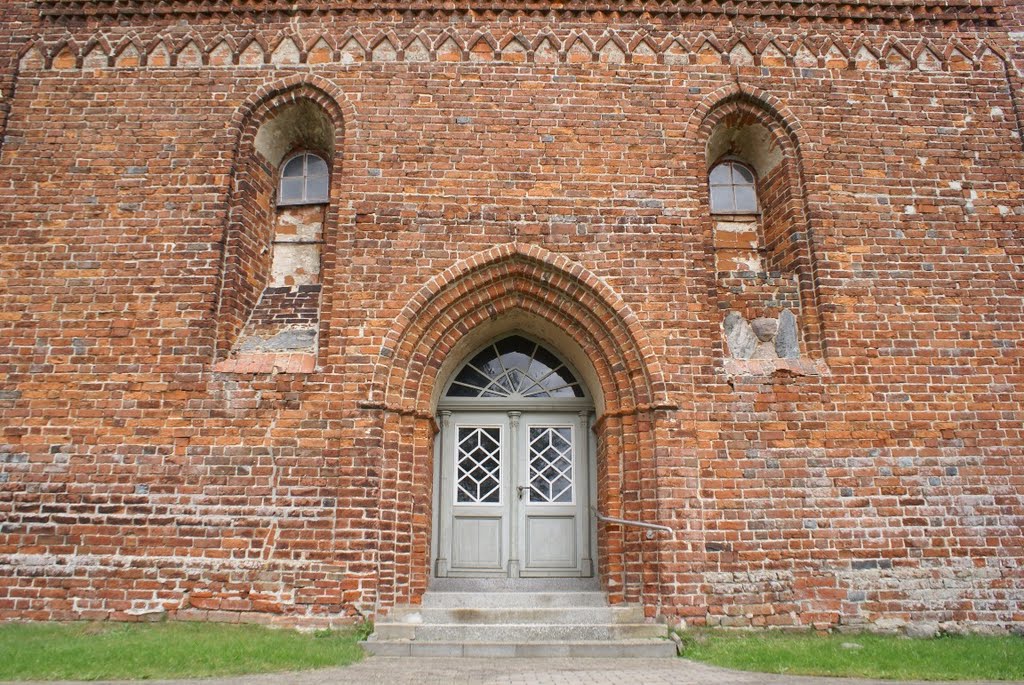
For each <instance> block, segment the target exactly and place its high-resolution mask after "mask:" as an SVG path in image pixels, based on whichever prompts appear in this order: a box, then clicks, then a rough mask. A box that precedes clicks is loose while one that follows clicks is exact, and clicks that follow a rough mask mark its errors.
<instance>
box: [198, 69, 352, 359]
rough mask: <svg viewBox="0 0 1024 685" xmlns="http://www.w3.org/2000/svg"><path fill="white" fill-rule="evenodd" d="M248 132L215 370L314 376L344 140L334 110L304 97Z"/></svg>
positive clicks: (262, 115)
mask: <svg viewBox="0 0 1024 685" xmlns="http://www.w3.org/2000/svg"><path fill="white" fill-rule="evenodd" d="M297 90H298V91H299V92H291V93H287V94H284V95H282V96H279V98H280V99H279V102H278V103H277V104H275V103H274V102H273V101H271V102H269V103H266V104H265V105H264V107H262V108H259V109H257V110H256V112H255V113H254V114H253V119H254V120H253V121H252V122H250V124H249V126H248V127H247V129H245V130H244V131H243V138H242V142H243V145H242V147H241V149H240V152H239V154H240V160H239V164H238V171H237V172H236V177H235V183H234V194H233V196H232V203H233V206H232V208H231V216H232V217H233V220H232V222H231V224H230V225H229V232H228V240H227V245H226V252H227V254H226V259H225V274H224V287H223V288H222V295H221V304H220V308H219V316H218V363H217V370H220V371H234V372H254V373H261V372H271V371H277V372H308V371H312V370H313V368H314V367H315V364H316V354H317V350H318V348H319V331H320V295H321V280H320V257H321V249H322V246H323V233H324V226H325V224H326V223H327V221H328V216H329V210H330V207H331V179H332V177H333V173H332V171H333V170H332V164H333V162H334V160H335V159H336V156H335V150H336V148H337V147H338V139H339V137H340V118H339V114H338V112H337V109H336V105H333V102H332V101H330V100H329V98H327V97H326V96H325V95H324V94H323V93H321V92H320V91H316V90H314V89H308V90H309V91H310V92H309V95H310V97H302V95H301V91H304V90H307V89H306V88H304V87H301V86H300V87H299V88H298V89H297Z"/></svg>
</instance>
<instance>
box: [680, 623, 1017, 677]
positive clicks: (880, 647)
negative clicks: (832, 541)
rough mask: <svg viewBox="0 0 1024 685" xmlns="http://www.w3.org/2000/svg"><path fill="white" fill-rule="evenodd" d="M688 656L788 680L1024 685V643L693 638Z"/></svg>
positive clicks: (720, 634) (702, 634)
mask: <svg viewBox="0 0 1024 685" xmlns="http://www.w3.org/2000/svg"><path fill="white" fill-rule="evenodd" d="M682 636H683V644H684V652H683V656H684V657H686V658H688V659H693V660H694V661H701V662H704V663H708V664H713V665H715V666H724V667H727V668H735V669H739V670H742V671H758V672H762V673H777V674H784V675H822V676H850V677H863V678H878V679H891V680H1024V637H1017V636H982V635H970V636H957V637H938V638H933V639H930V640H920V639H918V640H914V639H909V638H905V637H899V636H892V635H869V634H858V635H840V634H837V635H817V634H813V633H784V632H731V631H716V630H707V631H689V632H685V633H682Z"/></svg>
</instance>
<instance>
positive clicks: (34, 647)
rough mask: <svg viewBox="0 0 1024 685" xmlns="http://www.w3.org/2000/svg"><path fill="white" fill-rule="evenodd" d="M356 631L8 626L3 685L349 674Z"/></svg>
mask: <svg viewBox="0 0 1024 685" xmlns="http://www.w3.org/2000/svg"><path fill="white" fill-rule="evenodd" d="M361 637H362V635H361V634H360V633H359V632H358V631H356V630H347V631H318V632H316V633H300V632H297V631H295V630H287V629H280V630H274V629H270V628H265V627H263V626H255V625H224V624H217V623H173V622H168V623H141V624H140V623H69V624H60V623H8V624H0V680H64V679H67V680H106V679H118V680H121V679H124V680H142V679H147V680H148V679H154V678H202V677H209V676H226V675H240V674H244V673H266V672H273V671H291V670H305V669H312V668H324V667H328V666H344V665H347V664H351V663H353V662H355V661H358V660H359V659H360V658H362V655H363V652H362V650H361V649H360V647H359V645H357V644H356V642H357V641H358V640H359V639H361Z"/></svg>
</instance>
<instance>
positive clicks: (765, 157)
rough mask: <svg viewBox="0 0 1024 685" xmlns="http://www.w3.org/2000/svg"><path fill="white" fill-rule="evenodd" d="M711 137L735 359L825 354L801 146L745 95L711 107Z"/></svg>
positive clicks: (722, 288)
mask: <svg viewBox="0 0 1024 685" xmlns="http://www.w3.org/2000/svg"><path fill="white" fill-rule="evenodd" d="M704 132H705V135H707V149H706V155H707V158H706V159H707V170H708V186H707V188H708V195H707V202H708V211H709V214H710V216H711V222H712V226H713V231H714V245H715V270H716V274H717V281H718V286H719V300H720V302H723V301H724V302H725V305H726V306H725V308H724V309H725V312H726V314H725V317H724V319H723V321H722V327H723V333H724V337H725V350H726V352H727V354H728V356H729V357H731V358H733V359H737V360H764V361H765V362H771V360H797V359H800V358H804V357H814V356H820V342H819V341H820V333H819V324H818V312H817V304H816V297H815V294H814V285H813V282H814V279H813V273H812V271H813V264H812V259H811V252H810V245H809V244H808V240H807V215H806V211H805V208H804V204H803V197H802V188H801V182H800V171H799V156H798V154H797V147H796V142H795V139H794V138H793V137H792V135H791V134H790V133H789V132H788V130H787V129H786V127H785V125H784V123H783V122H782V121H780V120H779V119H778V117H777V116H776V115H775V114H774V113H771V112H769V111H768V110H767V109H765V108H763V107H762V106H760V103H757V102H755V101H752V100H750V99H746V98H743V97H737V98H734V99H731V100H728V101H726V102H724V103H722V104H720V105H719V106H718V107H716V108H715V109H713V110H712V111H711V112H710V113H709V115H708V117H707V119H706V120H705V128H704ZM775 363H777V362H775Z"/></svg>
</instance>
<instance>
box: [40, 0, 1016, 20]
mask: <svg viewBox="0 0 1024 685" xmlns="http://www.w3.org/2000/svg"><path fill="white" fill-rule="evenodd" d="M35 4H36V7H37V8H38V10H39V12H40V15H41V16H42V17H45V18H51V19H60V18H83V17H93V18H105V17H106V18H115V17H188V16H196V17H198V16H228V15H240V14H268V13H270V14H286V15H313V14H324V13H374V14H380V13H383V14H394V13H399V14H413V15H432V14H442V15H445V14H446V15H452V14H468V15H475V16H483V17H492V16H502V15H515V14H526V15H548V14H552V13H554V14H568V15H580V16H613V17H624V16H646V17H650V18H652V19H658V18H669V17H676V16H685V15H722V16H729V17H758V18H763V19H770V18H789V19H816V20H821V21H846V22H849V21H851V20H852V21H868V22H886V23H901V24H902V23H916V22H927V23H935V22H940V23H941V22H954V23H964V22H966V23H972V24H979V23H980V24H995V23H997V22H998V18H999V14H998V5H997V4H996V3H994V2H993V1H992V0H745V1H744V0H739V1H732V0H661V1H660V2H659V1H658V0H634V1H632V2H630V1H629V0H627V1H625V2H600V1H595V0H576V1H567V2H558V1H551V0H547V1H539V0H461V1H448V2H442V1H439V0H412V1H411V2H396V1H394V0H390V1H388V0H386V1H383V2H373V1H369V0H319V1H317V0H233V1H228V2H225V1H224V0H37V2H36V3H35Z"/></svg>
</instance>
